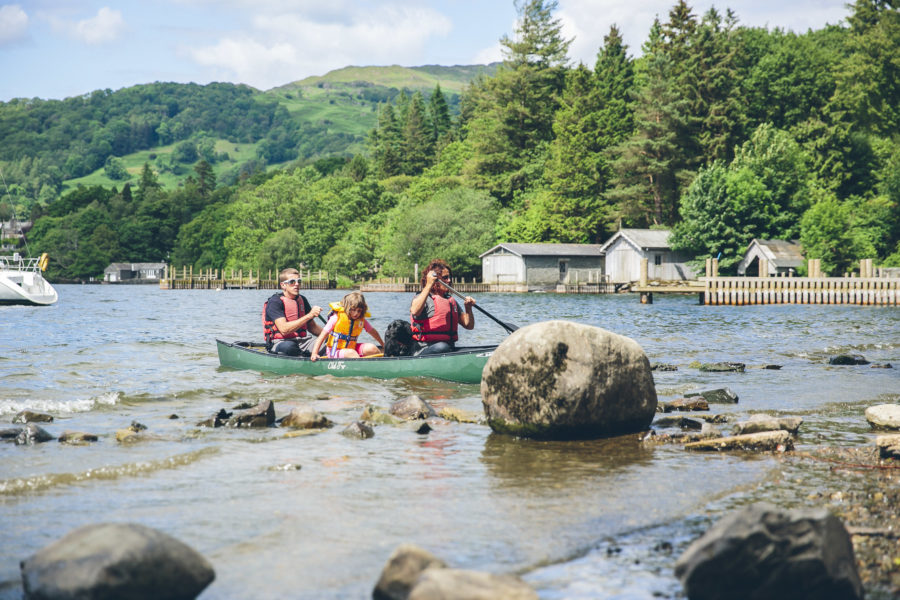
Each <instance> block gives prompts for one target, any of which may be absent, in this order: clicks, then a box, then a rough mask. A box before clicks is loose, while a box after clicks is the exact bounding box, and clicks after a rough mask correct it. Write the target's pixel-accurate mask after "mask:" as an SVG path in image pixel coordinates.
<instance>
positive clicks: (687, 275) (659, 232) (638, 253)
mask: <svg viewBox="0 0 900 600" xmlns="http://www.w3.org/2000/svg"><path fill="white" fill-rule="evenodd" d="M671 233H672V232H671V231H669V230H668V229H620V230H619V231H617V232H616V233H615V234H614V235H613V236H612V237H611V238H609V239H608V240H606V242H605V243H604V244H603V245H602V246H600V249H601V250H602V251H603V252H604V253H605V254H606V264H605V272H606V275H607V276H608V277H609V281H610V282H612V283H629V282H632V281H639V280H640V278H641V259H642V258H646V259H647V261H648V262H647V264H648V266H647V278H648V279H650V280H656V281H681V280H688V279H697V274H696V272H695V271H694V269H693V268H692V267H690V266H689V265H688V264H687V261H688V260H690V258H691V257H688V256H686V255H684V254H682V253H680V252H675V251H674V250H672V248H671V247H669V236H670V235H671Z"/></svg>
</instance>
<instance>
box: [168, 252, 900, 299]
mask: <svg viewBox="0 0 900 600" xmlns="http://www.w3.org/2000/svg"><path fill="white" fill-rule="evenodd" d="M808 269H809V273H810V276H809V277H795V276H793V275H787V274H780V275H777V276H768V275H763V276H762V277H743V276H741V277H720V276H719V274H718V261H717V260H716V259H714V258H711V259H707V261H706V275H705V276H704V277H701V278H700V279H698V280H694V281H678V282H665V281H650V280H648V278H647V270H648V263H647V259H646V258H645V259H642V261H641V279H640V281H638V282H637V285H634V286H632V287H631V291H632V292H636V293H638V294H639V295H640V301H641V303H643V304H652V303H653V294H669V293H672V294H698V299H699V303H700V304H704V305H731V306H742V305H750V304H856V305H879V306H898V305H900V277H886V276H885V275H884V273H883V271H882V270H881V269H875V267H874V266H873V264H872V259H863V260H861V261H860V272H859V274H858V275H857V274H856V273H851V274H847V275H845V276H844V277H823V276H822V274H821V264H820V261H819V260H818V259H810V260H809V263H808ZM767 271H768V265H767V264H765V262H764V260H761V261H760V272H761V273H767ZM301 278H302V283H301V284H300V285H301V288H302V289H307V290H327V289H335V287H336V285H335V281H334V280H333V279H330V278H329V274H328V272H327V271H321V270H319V271H313V270H307V271H301ZM159 287H160V289H168V290H187V289H271V290H277V289H279V287H280V286H279V284H278V277H277V273H273V272H271V271H269V272H268V273H266V276H265V277H262V276H261V274H260V273H259V272H258V271H252V270H251V271H249V272H248V273H247V274H246V275H245V274H244V272H243V271H242V270H238V271H234V270H233V269H232V270H231V271H230V272H229V273H227V274H226V271H225V270H224V269H222V270H221V271H220V270H219V269H204V270H201V271H199V272H198V273H194V270H193V268H192V267H187V266H185V267H181V268H180V269H178V268H170V267H169V266H166V272H165V276H164V277H163V278H162V279H160V281H159ZM358 287H359V290H360V291H362V292H411V293H415V292H418V291H419V290H420V284H419V283H418V282H414V281H411V280H410V279H409V278H408V277H405V278H404V277H395V278H388V279H381V280H377V281H369V282H363V283H360V284H359V286H358ZM453 287H454V288H455V289H457V290H459V291H460V292H465V293H485V292H507V293H524V292H528V286H527V285H525V284H522V283H485V282H478V281H475V279H474V278H473V279H472V281H466V280H465V278H460V279H455V280H454V281H453ZM612 291H613V288H612V284H609V283H608V282H602V283H578V284H560V285H558V286H557V287H556V293H569V294H572V293H575V294H602V293H611V292H612Z"/></svg>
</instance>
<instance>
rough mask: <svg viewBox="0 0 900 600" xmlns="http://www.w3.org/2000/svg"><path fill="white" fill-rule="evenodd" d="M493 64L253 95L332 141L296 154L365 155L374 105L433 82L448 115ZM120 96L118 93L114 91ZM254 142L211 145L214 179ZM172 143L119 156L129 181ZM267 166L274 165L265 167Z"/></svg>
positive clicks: (354, 72) (309, 83) (338, 75)
mask: <svg viewBox="0 0 900 600" xmlns="http://www.w3.org/2000/svg"><path fill="white" fill-rule="evenodd" d="M497 66H498V64H497V63H495V64H491V65H458V66H452V67H443V66H439V65H427V66H422V67H401V66H397V65H394V66H389V67H345V68H343V69H337V70H335V71H331V72H329V73H326V74H325V75H322V76H316V77H307V78H306V79H302V80H300V81H295V82H292V83H289V84H286V85H283V86H279V87H276V88H273V89H271V90H268V91H265V92H258V93H257V94H256V97H257V98H260V99H264V100H275V101H277V102H278V103H279V104H281V105H282V106H284V107H285V108H286V109H287V110H288V112H289V113H290V115H291V117H292V118H293V119H296V121H297V122H299V123H305V124H311V125H314V126H316V127H322V128H324V129H325V133H324V134H321V135H322V137H324V138H327V139H329V140H331V139H333V142H331V143H328V142H323V143H322V146H323V147H324V150H322V151H318V152H313V153H309V152H308V151H307V152H306V154H305V155H301V156H300V158H301V159H304V158H317V157H320V156H327V155H334V154H338V155H351V154H358V153H362V152H365V151H366V139H367V137H368V134H369V132H370V131H371V130H372V129H373V128H374V127H375V124H376V121H377V116H378V107H379V106H380V105H381V104H382V103H384V102H393V101H395V99H396V97H397V96H398V95H399V94H400V92H401V91H406V92H407V93H410V94H411V93H414V92H416V91H419V92H422V93H423V94H425V95H426V96H427V95H430V94H431V93H432V92H433V91H434V88H435V86H436V85H437V84H440V86H441V90H442V92H443V93H444V95H445V96H446V97H447V101H448V104H449V106H450V109H451V112H456V111H457V109H458V105H459V98H460V95H461V94H462V92H463V90H464V89H465V87H466V86H467V85H468V83H469V82H470V81H471V80H472V79H474V78H475V77H477V76H478V74H480V73H485V74H487V75H491V74H493V73H494V72H496V70H497ZM115 93H119V92H114V94H115ZM258 145H259V144H258V142H257V143H233V142H229V141H227V140H224V139H218V140H217V141H216V153H217V154H218V153H227V154H228V156H229V159H228V160H226V161H220V162H218V163H216V164H215V165H214V170H215V172H216V176H217V177H218V178H220V179H221V177H222V176H223V174H225V173H226V172H228V171H231V170H233V169H235V168H237V167H238V166H239V165H240V164H242V163H245V162H247V161H249V160H252V159H255V158H256V157H257V154H256V150H257V148H258ZM176 146H177V143H173V144H169V145H166V146H157V147H154V148H151V149H148V150H142V151H139V152H134V153H131V154H127V155H124V156H121V157H120V158H121V160H122V162H123V163H124V165H125V168H126V170H127V171H128V173H129V174H130V175H131V180H130V181H132V182H135V181H136V180H137V177H138V176H139V175H140V171H141V168H142V167H143V165H144V163H146V162H149V163H150V164H151V165H156V164H157V163H158V161H161V162H162V163H165V164H168V163H170V160H169V157H170V155H171V154H172V153H173V151H174V150H175V147H176ZM269 166H270V167H271V166H273V165H269ZM156 170H157V171H158V172H159V180H160V183H162V185H163V186H165V187H166V188H168V189H171V188H173V187H176V186H177V185H178V183H179V182H181V181H183V180H184V178H185V177H187V176H188V175H190V174H191V173H193V169H192V167H191V166H190V165H184V166H183V168H181V169H180V171H181V172H180V173H177V174H176V173H172V172H171V171H166V170H163V169H159V168H156ZM124 183H125V181H122V180H120V181H113V180H111V179H109V178H108V177H106V175H105V173H104V170H103V169H102V168H101V169H97V170H96V171H94V172H92V173H90V174H88V175H85V176H83V177H78V178H74V179H68V180H65V181H64V182H63V185H64V190H65V189H71V188H73V187H77V186H78V185H102V186H106V187H109V186H112V185H116V186H118V187H121V186H122V185H123V184H124Z"/></svg>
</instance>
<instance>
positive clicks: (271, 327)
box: [262, 294, 306, 346]
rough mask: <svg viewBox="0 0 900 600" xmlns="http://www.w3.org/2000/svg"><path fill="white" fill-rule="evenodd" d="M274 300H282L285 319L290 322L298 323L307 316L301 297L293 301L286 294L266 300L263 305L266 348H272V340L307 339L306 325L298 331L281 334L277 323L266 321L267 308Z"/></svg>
mask: <svg viewBox="0 0 900 600" xmlns="http://www.w3.org/2000/svg"><path fill="white" fill-rule="evenodd" d="M273 298H277V299H279V300H281V301H282V303H283V304H284V318H285V319H287V320H288V321H296V320H297V319H299V318H300V317H302V316H303V315H305V314H306V312H305V311H304V310H303V301H302V300H301V299H300V296H297V297H296V298H294V299H291V298H288V297H287V296H285V295H284V294H280V295H278V296H272V298H269V299H268V300H266V301H265V303H264V304H263V309H262V324H263V335H264V336H265V337H266V346H271V345H272V340H293V339H296V338H303V337H306V325H305V324H304V325H303V326H302V327H300V328H299V329H297V330H296V331H291V332H289V333H281V332H280V331H279V330H278V327H277V326H276V325H275V321H269V320H268V319H266V308H268V306H269V302H271V301H272V299H273Z"/></svg>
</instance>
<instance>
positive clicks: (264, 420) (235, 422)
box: [227, 399, 275, 427]
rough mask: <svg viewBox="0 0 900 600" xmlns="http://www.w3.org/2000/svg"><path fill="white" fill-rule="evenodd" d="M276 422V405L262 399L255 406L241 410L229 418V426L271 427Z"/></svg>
mask: <svg viewBox="0 0 900 600" xmlns="http://www.w3.org/2000/svg"><path fill="white" fill-rule="evenodd" d="M274 424H275V405H274V404H272V401H271V400H269V399H265V400H261V401H260V402H259V404H257V405H256V406H254V407H253V408H250V409H247V410H245V411H241V412H239V413H237V414H235V415H234V416H233V417H231V418H230V419H228V423H227V425H228V426H229V427H270V426H272V425H274Z"/></svg>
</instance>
